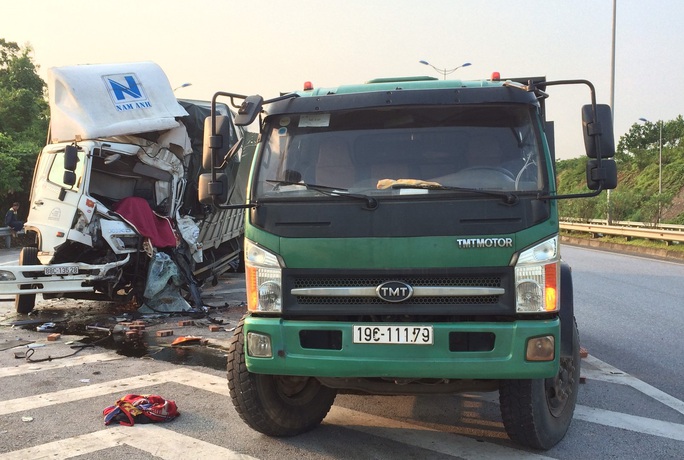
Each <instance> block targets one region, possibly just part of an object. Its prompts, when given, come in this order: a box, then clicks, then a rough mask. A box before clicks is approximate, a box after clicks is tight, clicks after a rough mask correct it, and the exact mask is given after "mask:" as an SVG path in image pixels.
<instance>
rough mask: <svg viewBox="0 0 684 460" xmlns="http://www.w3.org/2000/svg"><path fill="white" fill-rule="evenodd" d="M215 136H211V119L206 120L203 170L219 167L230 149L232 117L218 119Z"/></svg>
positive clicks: (218, 117) (223, 116)
mask: <svg viewBox="0 0 684 460" xmlns="http://www.w3.org/2000/svg"><path fill="white" fill-rule="evenodd" d="M216 132H217V134H216V135H215V136H212V134H211V117H207V118H205V119H204V141H203V144H202V168H204V170H205V171H209V170H211V165H212V163H213V165H214V166H215V167H218V166H219V165H220V164H221V163H222V162H223V157H224V156H225V155H226V153H228V150H229V147H230V135H231V132H232V130H231V122H230V117H227V116H225V115H219V116H217V117H216Z"/></svg>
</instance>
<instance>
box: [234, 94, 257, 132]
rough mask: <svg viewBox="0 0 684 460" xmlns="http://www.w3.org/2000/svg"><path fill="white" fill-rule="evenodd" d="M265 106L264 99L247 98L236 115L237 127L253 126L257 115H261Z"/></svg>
mask: <svg viewBox="0 0 684 460" xmlns="http://www.w3.org/2000/svg"><path fill="white" fill-rule="evenodd" d="M263 104H264V98H263V97H261V96H259V95H258V94H257V95H256V96H247V97H246V98H245V100H244V101H243V102H242V105H241V106H240V108H239V109H238V113H237V115H235V124H236V125H237V126H247V125H251V124H252V123H253V122H254V120H256V117H257V115H259V114H260V113H261V107H262V106H263Z"/></svg>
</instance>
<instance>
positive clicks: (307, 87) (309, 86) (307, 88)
mask: <svg viewBox="0 0 684 460" xmlns="http://www.w3.org/2000/svg"><path fill="white" fill-rule="evenodd" d="M312 89H313V83H311V82H310V81H305V82H304V91H311V90H312Z"/></svg>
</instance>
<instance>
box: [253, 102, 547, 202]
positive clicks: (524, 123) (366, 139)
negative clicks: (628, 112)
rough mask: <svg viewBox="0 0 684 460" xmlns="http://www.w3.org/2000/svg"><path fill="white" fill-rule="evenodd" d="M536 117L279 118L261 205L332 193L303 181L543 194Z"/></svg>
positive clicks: (524, 111) (421, 112) (509, 113)
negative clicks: (269, 199) (280, 198)
mask: <svg viewBox="0 0 684 460" xmlns="http://www.w3.org/2000/svg"><path fill="white" fill-rule="evenodd" d="M532 110H533V109H531V108H530V107H529V106H526V105H522V104H509V105H505V106H501V105H498V106H495V105H478V106H448V107H434V106H431V107H405V108H397V107H393V108H388V109H384V108H382V109H378V108H375V109H364V110H351V111H339V112H332V113H315V114H291V115H278V116H273V117H270V118H268V119H267V120H266V123H267V129H266V130H265V131H264V133H265V134H266V136H267V137H266V138H265V142H264V146H263V151H262V152H261V155H260V164H259V168H258V172H257V176H256V181H257V187H256V195H257V196H256V198H257V199H259V198H264V197H274V196H287V197H294V196H310V197H320V198H326V197H328V196H329V195H330V193H321V192H320V189H318V190H317V189H316V188H314V187H305V186H302V187H298V186H296V184H297V183H302V184H315V185H316V186H318V187H319V188H320V187H327V188H330V189H331V190H335V189H339V190H340V191H342V190H344V191H347V192H352V193H361V194H372V195H373V196H378V197H382V196H383V195H387V196H392V195H398V194H401V195H407V194H408V195H410V194H416V195H418V194H420V193H418V192H417V191H418V190H420V191H422V192H423V193H429V194H440V193H444V192H445V191H448V188H449V187H452V188H453V187H459V188H462V189H474V190H488V191H499V192H519V191H525V192H530V191H540V190H544V189H545V187H547V181H546V179H545V175H544V174H543V171H544V170H545V169H544V168H545V165H543V164H542V160H541V159H540V158H543V155H540V142H539V135H538V132H537V125H536V123H535V122H534V112H532ZM284 183H287V184H291V186H287V187H283V186H282V185H283V184H284ZM278 184H280V185H281V186H278ZM397 185H398V187H397ZM414 186H417V187H415V188H414ZM412 189H414V190H416V192H415V193H409V192H408V190H412Z"/></svg>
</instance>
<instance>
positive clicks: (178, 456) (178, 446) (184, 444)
mask: <svg viewBox="0 0 684 460" xmlns="http://www.w3.org/2000/svg"><path fill="white" fill-rule="evenodd" d="M122 445H128V446H130V447H133V448H135V449H138V450H142V451H145V452H148V453H149V454H151V455H154V456H155V457H158V458H161V459H164V460H187V459H191V458H207V459H213V458H221V459H228V460H256V459H255V457H252V456H249V455H245V454H240V453H237V452H235V451H232V450H230V449H226V448H225V447H220V446H216V445H214V444H210V443H208V442H206V441H201V440H199V439H195V438H192V437H190V436H186V435H184V434H181V433H177V432H175V431H172V430H169V429H165V428H162V427H161V426H159V425H136V426H135V427H134V428H131V427H127V426H111V427H108V428H106V429H104V430H100V431H95V432H93V433H88V434H83V435H79V436H74V437H72V438H67V439H60V440H59V441H54V442H49V443H46V444H41V445H38V446H33V447H27V448H26V449H21V450H15V451H13V452H8V453H6V454H0V459H3V460H25V459H27V458H30V459H33V460H38V459H50V460H59V459H67V458H73V457H78V456H82V455H87V454H91V453H94V452H98V451H101V450H104V449H111V448H113V447H118V446H122Z"/></svg>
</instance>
